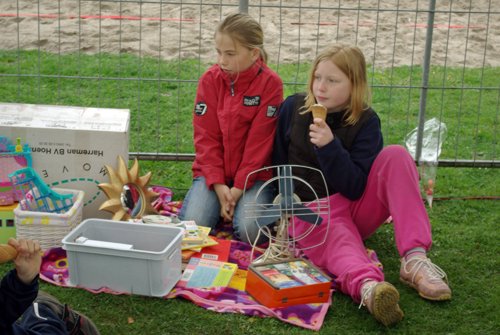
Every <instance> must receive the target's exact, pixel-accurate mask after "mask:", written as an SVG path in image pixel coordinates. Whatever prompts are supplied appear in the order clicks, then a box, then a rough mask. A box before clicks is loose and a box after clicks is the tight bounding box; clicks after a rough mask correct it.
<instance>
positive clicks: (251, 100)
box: [243, 95, 260, 107]
mask: <svg viewBox="0 0 500 335" xmlns="http://www.w3.org/2000/svg"><path fill="white" fill-rule="evenodd" d="M243 106H248V107H252V106H260V95H256V96H253V97H250V96H244V97H243Z"/></svg>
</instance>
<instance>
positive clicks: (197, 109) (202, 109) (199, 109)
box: [194, 102, 207, 116]
mask: <svg viewBox="0 0 500 335" xmlns="http://www.w3.org/2000/svg"><path fill="white" fill-rule="evenodd" d="M206 112H207V104H206V103H204V102H198V103H197V104H196V106H194V113H195V114H196V115H198V116H202V115H204V114H205V113H206Z"/></svg>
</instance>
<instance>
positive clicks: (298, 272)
mask: <svg viewBox="0 0 500 335" xmlns="http://www.w3.org/2000/svg"><path fill="white" fill-rule="evenodd" d="M252 268H253V270H254V271H255V273H256V274H257V275H259V276H260V277H261V278H263V279H264V280H265V281H267V282H268V283H269V284H271V285H272V286H273V287H275V288H277V289H283V288H289V287H297V286H305V285H312V284H318V283H325V282H329V281H330V278H329V277H328V276H327V275H325V274H324V273H323V272H321V271H320V270H319V269H317V268H316V267H315V266H314V265H312V264H311V263H309V262H307V261H306V260H304V259H295V260H290V261H287V262H282V263H267V264H259V265H256V266H252Z"/></svg>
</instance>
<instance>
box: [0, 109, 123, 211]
mask: <svg viewBox="0 0 500 335" xmlns="http://www.w3.org/2000/svg"><path fill="white" fill-rule="evenodd" d="M129 122H130V112H129V110H127V109H110V108H86V107H69V106H50V105H31V104H11V103H0V135H2V136H6V137H8V138H10V139H11V141H13V142H15V141H16V138H18V137H20V138H21V140H22V143H27V144H29V146H30V148H31V155H32V164H33V168H34V169H35V171H36V172H37V173H38V174H39V175H40V177H42V179H43V181H44V182H45V183H47V185H49V186H50V187H58V188H68V189H75V190H82V191H84V192H85V201H84V208H83V218H111V214H110V213H108V212H105V211H100V210H99V207H100V205H101V204H102V203H103V202H104V201H106V200H107V197H106V195H105V194H104V193H103V192H102V191H101V189H100V188H99V187H98V184H100V183H107V182H109V179H108V175H107V171H106V168H105V167H104V166H105V165H110V166H111V167H113V168H114V169H116V168H117V166H118V164H117V162H118V160H117V157H118V155H120V156H122V157H123V159H124V160H125V162H127V161H128V143H129V140H128V135H129Z"/></svg>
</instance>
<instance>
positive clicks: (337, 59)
mask: <svg viewBox="0 0 500 335" xmlns="http://www.w3.org/2000/svg"><path fill="white" fill-rule="evenodd" d="M327 60H329V61H331V62H333V64H335V65H336V66H337V67H338V68H339V69H340V70H341V71H342V72H343V73H344V74H345V75H346V76H347V77H348V78H349V80H350V82H351V98H350V101H349V102H348V104H347V106H346V109H347V111H348V112H347V114H346V116H347V117H346V119H345V122H346V123H347V124H349V125H353V124H356V122H358V120H359V119H360V118H361V115H362V114H363V112H364V111H365V110H366V109H367V108H368V107H369V106H370V99H371V96H370V89H369V87H368V81H367V77H366V61H365V56H364V55H363V52H362V51H361V50H360V49H359V48H358V47H354V46H346V45H339V44H335V45H332V46H330V47H328V48H326V49H325V50H323V51H322V52H321V53H319V54H318V56H316V59H315V60H314V63H313V66H312V68H311V73H310V76H309V81H308V85H307V96H306V100H305V106H304V107H305V109H309V108H310V107H311V106H312V105H313V104H315V103H316V99H315V98H314V94H313V91H312V88H313V82H314V73H315V71H316V69H317V67H318V64H319V63H321V62H323V61H327Z"/></svg>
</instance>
